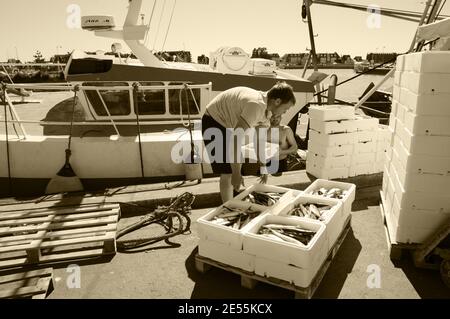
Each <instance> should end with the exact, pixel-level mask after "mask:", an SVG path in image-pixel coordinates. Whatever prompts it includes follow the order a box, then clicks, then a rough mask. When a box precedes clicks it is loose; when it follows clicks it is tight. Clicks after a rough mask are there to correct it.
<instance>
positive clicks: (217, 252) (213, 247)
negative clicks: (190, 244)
mask: <svg viewBox="0 0 450 319" xmlns="http://www.w3.org/2000/svg"><path fill="white" fill-rule="evenodd" d="M198 253H199V255H200V256H203V257H207V258H210V259H212V260H215V261H218V262H220V263H223V264H226V265H230V266H233V267H237V268H240V269H243V270H246V271H250V272H252V271H254V270H255V256H253V255H249V254H247V253H245V252H244V251H243V250H242V249H235V248H232V247H230V246H229V245H226V244H223V243H219V242H216V241H212V240H204V239H200V241H199V242H198Z"/></svg>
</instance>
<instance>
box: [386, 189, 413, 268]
mask: <svg viewBox="0 0 450 319" xmlns="http://www.w3.org/2000/svg"><path fill="white" fill-rule="evenodd" d="M380 197H381V203H380V213H381V218H382V221H383V226H384V233H385V235H386V243H387V246H388V250H389V256H390V258H391V260H401V259H402V257H403V256H405V255H406V254H407V253H411V252H413V251H414V250H416V249H417V248H418V247H419V245H418V244H405V243H398V242H396V241H395V240H394V239H393V238H392V236H391V233H390V231H389V221H388V216H386V212H385V210H384V207H385V206H386V201H385V198H384V194H383V192H382V191H380Z"/></svg>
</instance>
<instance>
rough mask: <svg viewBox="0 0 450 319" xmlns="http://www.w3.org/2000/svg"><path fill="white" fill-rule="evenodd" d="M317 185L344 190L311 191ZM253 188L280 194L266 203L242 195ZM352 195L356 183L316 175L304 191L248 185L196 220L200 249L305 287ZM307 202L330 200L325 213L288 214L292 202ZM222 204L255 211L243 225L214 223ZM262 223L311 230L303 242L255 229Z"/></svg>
mask: <svg viewBox="0 0 450 319" xmlns="http://www.w3.org/2000/svg"><path fill="white" fill-rule="evenodd" d="M321 188H328V189H332V188H339V189H341V190H343V191H345V195H344V196H342V198H340V199H332V198H325V197H323V196H318V195H313V193H314V192H315V191H316V190H318V189H321ZM253 191H256V192H277V193H280V194H283V195H282V197H281V198H280V199H279V201H278V202H277V203H276V204H274V205H273V206H270V207H265V206H263V205H259V204H255V203H252V204H250V203H248V202H247V201H246V198H247V196H248V195H249V194H250V193H252V192H253ZM354 199H355V185H354V184H349V183H339V182H333V181H326V180H317V181H315V182H314V183H313V184H311V185H310V186H309V187H308V189H306V190H305V192H301V191H297V190H292V189H288V188H282V187H277V186H270V185H262V184H255V185H252V186H250V187H249V188H248V189H246V190H245V191H244V192H242V193H241V194H239V195H238V196H236V197H235V198H234V199H232V200H231V201H229V202H227V203H225V204H224V205H222V206H220V207H218V208H216V209H214V210H212V211H211V212H209V213H208V214H206V215H205V216H203V217H201V218H199V219H198V220H197V223H198V233H199V238H200V241H199V245H198V249H199V255H200V256H203V257H207V258H210V259H212V260H215V261H217V262H220V263H222V264H226V265H230V266H233V267H236V268H239V269H242V270H245V271H246V272H251V273H255V274H257V275H260V276H262V277H268V278H276V279H279V280H283V281H287V282H289V283H292V284H294V285H296V286H298V287H308V286H310V285H311V283H312V281H313V279H314V277H315V276H316V275H317V273H318V271H319V270H320V268H321V266H322V265H323V263H324V262H325V260H326V258H327V256H328V253H329V251H330V250H331V248H332V247H333V245H334V244H335V243H336V241H337V239H338V237H339V235H340V234H341V232H342V230H343V228H344V226H345V221H346V220H348V216H349V215H350V210H351V205H352V202H353V201H354ZM306 202H308V203H313V204H319V205H320V204H324V205H327V206H329V211H328V214H327V216H326V218H324V219H323V220H317V219H313V218H312V217H299V216H288V215H289V212H290V210H291V209H292V208H293V207H294V205H296V204H298V203H306ZM224 206H225V207H228V208H237V207H239V208H248V207H251V209H252V210H253V211H255V212H260V214H259V215H258V216H257V217H255V218H254V219H253V220H252V221H250V222H249V223H248V224H247V225H246V226H244V227H243V228H242V229H233V228H232V227H229V226H224V225H219V224H216V223H215V222H214V220H213V219H214V216H216V215H217V214H218V213H219V212H220V211H221V210H222V209H223V207H224ZM267 224H278V225H287V226H295V227H300V228H302V229H305V230H310V231H314V232H315V234H314V236H313V238H312V239H311V240H310V241H309V243H308V244H306V245H298V244H296V243H291V242H286V241H283V240H280V239H278V240H277V239H276V238H270V237H266V236H262V235H260V234H258V231H259V230H260V228H261V227H262V226H263V225H267Z"/></svg>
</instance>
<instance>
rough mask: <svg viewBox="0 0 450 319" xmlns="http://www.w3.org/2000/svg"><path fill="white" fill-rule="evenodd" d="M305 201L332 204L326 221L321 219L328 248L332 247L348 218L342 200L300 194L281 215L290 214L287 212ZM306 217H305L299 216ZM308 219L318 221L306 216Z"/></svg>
mask: <svg viewBox="0 0 450 319" xmlns="http://www.w3.org/2000/svg"><path fill="white" fill-rule="evenodd" d="M304 203H312V204H314V203H315V204H319V205H330V206H332V209H331V210H330V212H329V213H327V216H325V219H324V221H319V222H320V223H323V224H325V226H326V228H325V233H326V237H327V239H328V249H331V247H333V245H334V244H335V243H336V240H337V239H338V237H339V234H340V233H341V231H342V229H343V228H344V223H345V220H346V218H347V216H348V215H347V214H346V213H345V212H344V206H343V203H342V201H340V200H337V199H333V198H324V197H322V196H313V195H305V194H302V195H299V196H297V198H296V199H295V200H294V201H292V202H291V203H289V204H288V205H286V206H285V207H284V208H283V210H282V211H281V212H280V213H279V216H288V215H287V214H288V213H289V212H290V211H291V210H292V209H293V208H294V207H295V206H296V205H297V204H304ZM299 218H305V217H299ZM305 219H307V220H312V221H316V220H314V219H309V218H305Z"/></svg>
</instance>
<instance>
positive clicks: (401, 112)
mask: <svg viewBox="0 0 450 319" xmlns="http://www.w3.org/2000/svg"><path fill="white" fill-rule="evenodd" d="M407 112H409V109H408V108H407V107H406V106H404V105H403V104H401V103H397V110H396V113H395V117H396V118H397V120H399V121H400V122H402V123H405V114H406V113H407Z"/></svg>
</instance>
